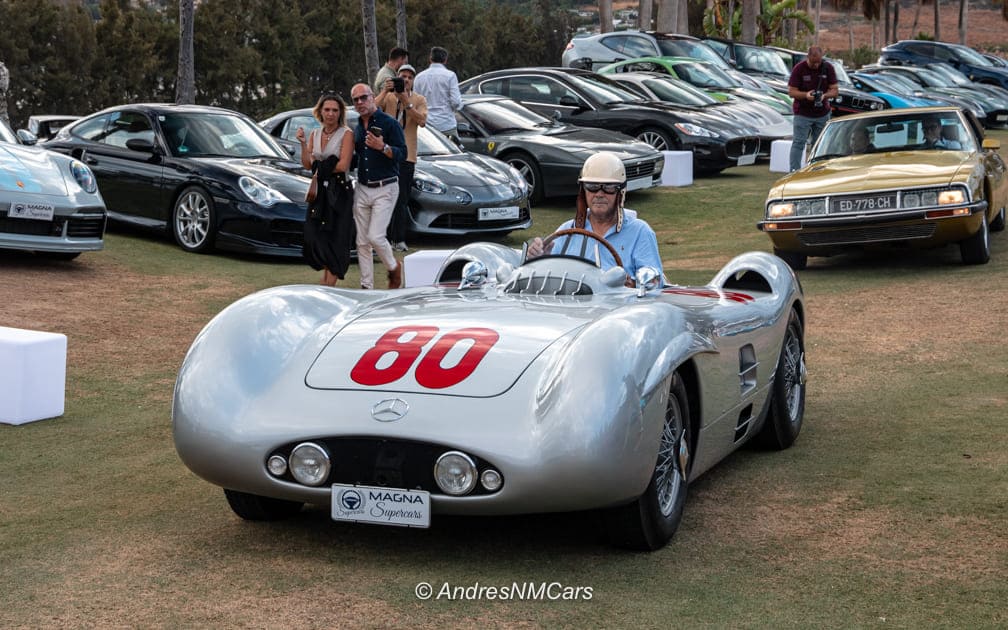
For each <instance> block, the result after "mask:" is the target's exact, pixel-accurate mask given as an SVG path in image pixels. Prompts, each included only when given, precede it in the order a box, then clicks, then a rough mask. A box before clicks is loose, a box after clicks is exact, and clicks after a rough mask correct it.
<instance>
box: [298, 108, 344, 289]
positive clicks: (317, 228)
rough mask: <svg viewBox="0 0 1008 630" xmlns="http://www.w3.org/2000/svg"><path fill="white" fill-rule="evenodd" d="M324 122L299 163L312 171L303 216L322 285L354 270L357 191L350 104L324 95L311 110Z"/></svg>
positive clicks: (305, 140)
mask: <svg viewBox="0 0 1008 630" xmlns="http://www.w3.org/2000/svg"><path fill="white" fill-rule="evenodd" d="M312 114H313V115H314V116H315V119H316V120H318V121H319V122H320V123H322V126H321V127H320V128H318V129H313V130H312V132H311V133H310V134H308V136H307V137H306V136H305V131H304V128H303V127H299V128H298V130H297V139H298V142H300V143H301V164H302V165H303V166H304V167H305V168H307V169H311V170H312V173H313V175H312V183H311V188H310V189H309V190H308V199H307V201H308V214H307V216H306V217H305V233H304V248H303V253H304V257H305V260H307V261H308V264H309V265H311V267H312V269H316V270H318V269H322V270H323V274H322V284H324V285H326V286H330V287H334V286H336V282H337V281H338V280H342V279H343V277H344V276H345V275H346V270H347V267H349V266H350V243H351V240H352V238H353V234H352V231H353V188H352V186H351V184H350V181H349V178H348V177H347V171H348V170H350V162H351V161H352V160H353V150H354V146H353V134H352V133H350V128H349V127H347V125H346V103H344V102H343V99H342V98H340V96H339V95H338V94H323V95H322V96H320V97H319V100H318V103H316V104H315V107H314V108H313V109H312Z"/></svg>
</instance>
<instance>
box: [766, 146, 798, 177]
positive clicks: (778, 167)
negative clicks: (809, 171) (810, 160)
mask: <svg viewBox="0 0 1008 630" xmlns="http://www.w3.org/2000/svg"><path fill="white" fill-rule="evenodd" d="M801 163H802V166H805V152H804V151H802V160H801ZM790 171H791V141H790V140H774V141H773V142H771V143H770V172H771V173H787V172H790Z"/></svg>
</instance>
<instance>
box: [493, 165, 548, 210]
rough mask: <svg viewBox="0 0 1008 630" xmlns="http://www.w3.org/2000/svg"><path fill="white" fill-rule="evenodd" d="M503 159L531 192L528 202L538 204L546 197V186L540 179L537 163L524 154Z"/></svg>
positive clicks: (540, 173)
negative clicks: (523, 179) (523, 180)
mask: <svg viewBox="0 0 1008 630" xmlns="http://www.w3.org/2000/svg"><path fill="white" fill-rule="evenodd" d="M503 159H504V161H505V162H507V163H508V164H510V165H511V166H513V167H514V168H515V170H517V171H518V172H519V173H521V176H522V177H524V178H525V181H526V182H528V185H529V190H531V191H532V192H530V193H529V202H530V203H540V202H541V201H542V200H543V199H544V198H545V197H546V184H545V182H543V179H542V170H541V169H540V168H539V162H537V161H536V160H535V158H533V157H532V156H530V155H527V154H525V153H511V154H509V155H507V156H505V157H504V158H503Z"/></svg>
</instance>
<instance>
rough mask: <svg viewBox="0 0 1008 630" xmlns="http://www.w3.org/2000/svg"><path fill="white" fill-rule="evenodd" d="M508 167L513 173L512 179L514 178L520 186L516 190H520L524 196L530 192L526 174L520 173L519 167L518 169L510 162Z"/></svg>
mask: <svg viewBox="0 0 1008 630" xmlns="http://www.w3.org/2000/svg"><path fill="white" fill-rule="evenodd" d="M507 167H508V171H509V172H510V173H511V179H513V180H514V182H513V184H514V185H515V186H516V187H517V188H518V190H517V191H516V192H518V193H519V194H520V195H521V196H522V197H524V196H525V195H527V194H528V191H529V187H528V180H527V179H525V176H524V175H522V174H521V173H519V172H518V169H516V168H515V167H513V166H511V165H510V164H508V165H507Z"/></svg>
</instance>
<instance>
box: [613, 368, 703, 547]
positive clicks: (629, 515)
mask: <svg viewBox="0 0 1008 630" xmlns="http://www.w3.org/2000/svg"><path fill="white" fill-rule="evenodd" d="M690 435H691V430H690V416H689V403H688V399H687V396H686V387H685V385H683V381H682V377H680V376H679V374H678V373H675V374H673V375H672V382H671V384H670V386H669V393H668V401H667V402H666V404H665V424H664V426H663V427H662V434H661V438H660V441H659V445H658V460H657V461H656V462H655V469H654V473H653V474H652V476H651V482H650V483H649V484H648V487H647V489H646V490H645V491H644V494H642V495H641V496H640V498H638V499H637V500H636V501H634V502H633V503H630V504H628V505H624V506H621V507H618V508H613V509H612V510H609V511H607V512H606V514H605V516H606V522H607V526H608V527H607V529H608V533H609V538H610V540H612V542H613V543H614V544H616V545H619V546H621V547H627V548H630V549H637V550H640V551H652V550H655V549H660V548H661V547H663V546H665V544H666V543H667V542H668V541H669V540H670V539H671V538H672V536H673V535H674V534H675V532H676V529H678V527H679V522H680V521H681V520H682V516H683V506H684V505H685V504H686V489H687V486H688V483H689V471H690V465H691V462H692V460H691V459H690V457H691V453H690Z"/></svg>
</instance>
